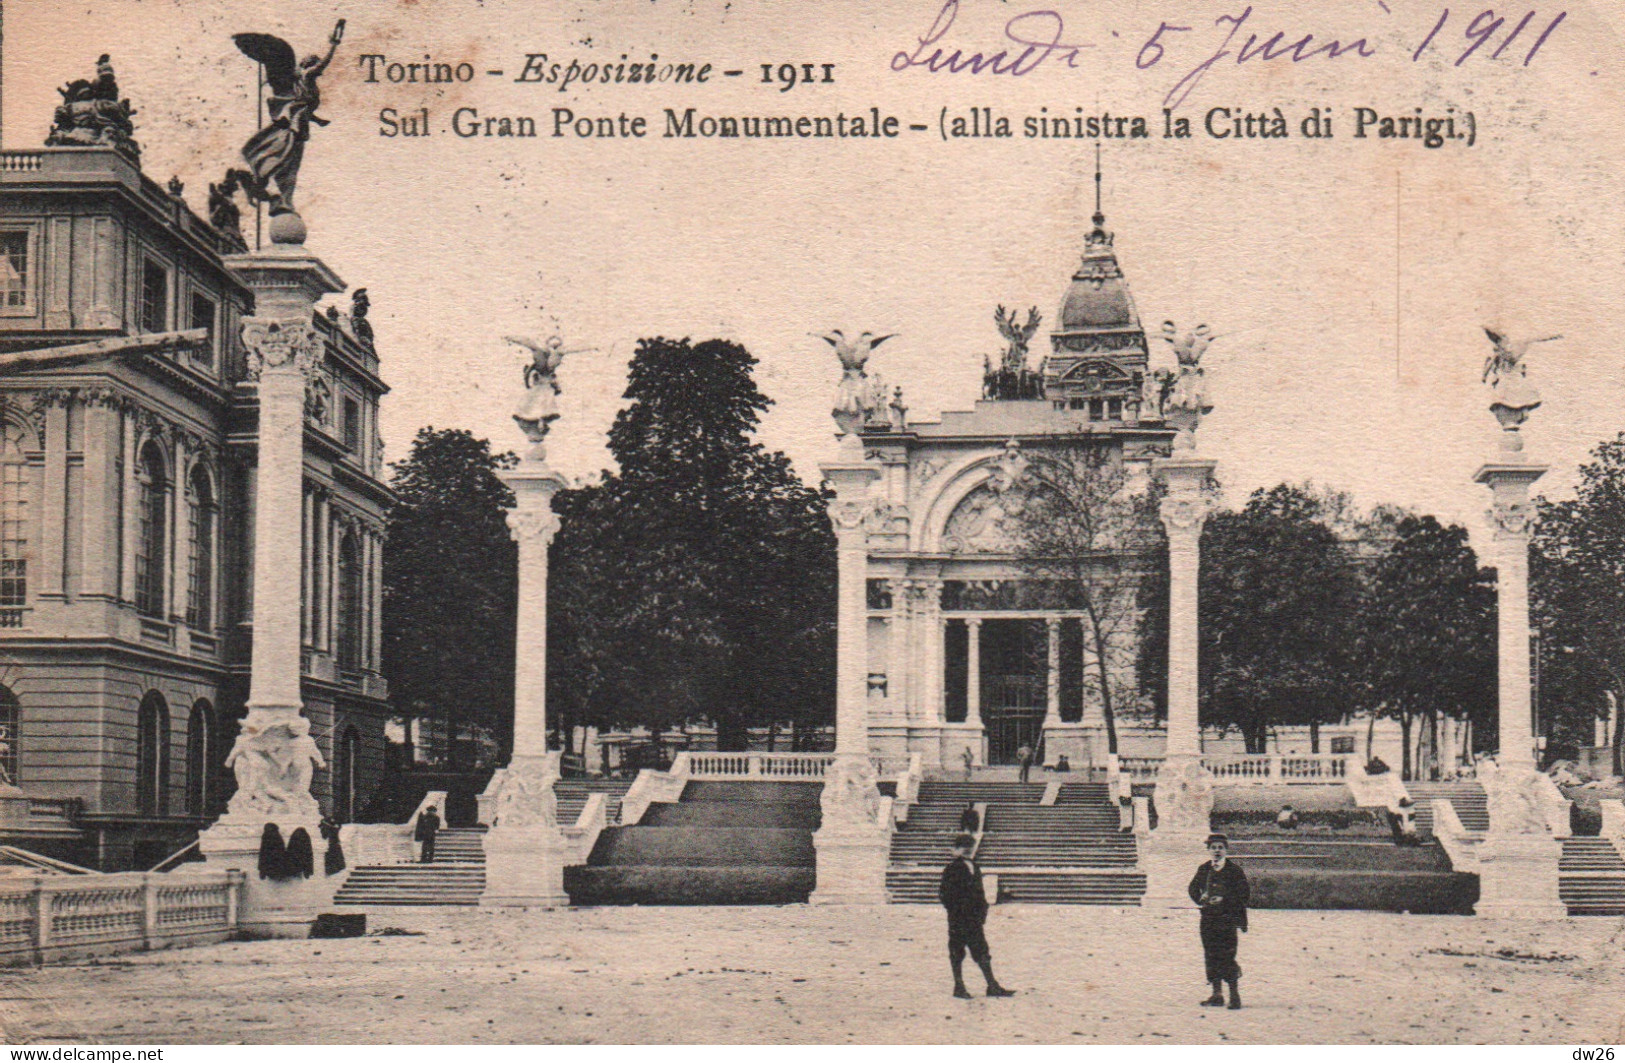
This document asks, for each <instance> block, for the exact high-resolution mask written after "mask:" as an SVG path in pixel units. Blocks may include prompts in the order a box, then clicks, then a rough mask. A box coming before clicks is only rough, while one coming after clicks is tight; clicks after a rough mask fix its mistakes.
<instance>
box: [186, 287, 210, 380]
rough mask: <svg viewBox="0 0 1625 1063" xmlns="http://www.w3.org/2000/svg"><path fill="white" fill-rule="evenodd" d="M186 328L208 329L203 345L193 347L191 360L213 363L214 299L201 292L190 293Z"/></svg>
mask: <svg viewBox="0 0 1625 1063" xmlns="http://www.w3.org/2000/svg"><path fill="white" fill-rule="evenodd" d="M186 327H187V328H195V329H197V328H201V329H208V330H209V338H208V340H207V341H205V342H204V344H203V346H201V347H197V348H194V349H193V351H192V361H194V362H196V363H197V364H198V365H202V366H213V365H214V300H213V299H210V298H209V297H208V296H207V295H204V294H202V293H201V292H193V293H192V316H191V319H190V320H189V321H188V322H187V323H186Z"/></svg>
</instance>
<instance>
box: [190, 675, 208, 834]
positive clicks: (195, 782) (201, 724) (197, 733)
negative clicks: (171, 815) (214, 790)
mask: <svg viewBox="0 0 1625 1063" xmlns="http://www.w3.org/2000/svg"><path fill="white" fill-rule="evenodd" d="M213 770H214V706H212V705H210V704H209V702H208V701H207V699H204V698H199V699H198V700H197V703H196V704H194V705H193V706H192V714H191V716H189V717H188V718H187V721H186V812H187V814H188V815H192V816H205V815H208V813H209V797H210V793H209V789H210V787H209V773H210V772H211V771H213Z"/></svg>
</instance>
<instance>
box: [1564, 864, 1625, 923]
mask: <svg viewBox="0 0 1625 1063" xmlns="http://www.w3.org/2000/svg"><path fill="white" fill-rule="evenodd" d="M1557 895H1558V897H1559V898H1560V899H1561V900H1562V902H1563V905H1564V907H1566V908H1567V909H1568V913H1569V914H1570V915H1625V874H1609V875H1595V876H1585V877H1581V876H1576V875H1563V876H1561V877H1559V878H1558V880H1557Z"/></svg>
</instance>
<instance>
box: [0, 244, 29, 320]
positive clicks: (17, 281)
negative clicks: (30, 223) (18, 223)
mask: <svg viewBox="0 0 1625 1063" xmlns="http://www.w3.org/2000/svg"><path fill="white" fill-rule="evenodd" d="M28 236H29V234H28V231H27V230H26V229H13V230H11V231H10V232H4V233H0V309H4V310H27V309H28V308H29V307H31V306H33V305H34V291H33V287H34V285H33V282H34V278H33V274H32V273H31V272H30V270H32V268H33V262H32V261H31V256H30V255H29V253H28V252H29V246H28V244H29V239H28Z"/></svg>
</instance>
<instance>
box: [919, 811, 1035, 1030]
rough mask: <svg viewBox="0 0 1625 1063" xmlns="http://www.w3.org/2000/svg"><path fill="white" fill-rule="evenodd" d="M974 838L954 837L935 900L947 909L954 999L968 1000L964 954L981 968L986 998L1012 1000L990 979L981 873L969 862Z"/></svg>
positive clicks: (989, 959)
mask: <svg viewBox="0 0 1625 1063" xmlns="http://www.w3.org/2000/svg"><path fill="white" fill-rule="evenodd" d="M975 848H976V839H975V838H973V837H971V836H970V835H969V834H960V835H958V836H957V837H955V838H954V858H953V859H952V860H951V861H949V862H948V866H947V867H945V868H943V869H942V886H941V888H940V889H939V890H938V891H937V897H938V899H940V900H941V901H942V906H943V907H944V908H946V909H947V910H948V964H949V966H951V967H952V968H953V969H954V996H956V997H958V998H960V999H961V1000H969V999H970V990H969V989H966V988H965V976H964V973H963V967H964V963H965V952H966V951H967V950H969V952H970V956H971V959H973V960H975V961H976V966H978V967H980V968H981V969H982V977H983V978H985V979H987V995H988V996H990V997H1013V996H1015V995H1016V994H1015V991H1014V990H1010V989H1006V988H1004V986H1002V985H1000V984H999V980H998V979H997V978H994V977H993V957H992V956H991V955H990V954H989V953H988V950H987V935H986V934H984V933H983V932H982V924H984V923H986V922H987V895H986V894H984V893H983V892H982V871H981V868H979V867H977V866H976V862H975V861H974V860H972V859H971V851H972V850H973V849H975Z"/></svg>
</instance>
